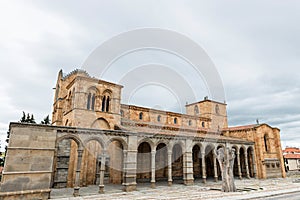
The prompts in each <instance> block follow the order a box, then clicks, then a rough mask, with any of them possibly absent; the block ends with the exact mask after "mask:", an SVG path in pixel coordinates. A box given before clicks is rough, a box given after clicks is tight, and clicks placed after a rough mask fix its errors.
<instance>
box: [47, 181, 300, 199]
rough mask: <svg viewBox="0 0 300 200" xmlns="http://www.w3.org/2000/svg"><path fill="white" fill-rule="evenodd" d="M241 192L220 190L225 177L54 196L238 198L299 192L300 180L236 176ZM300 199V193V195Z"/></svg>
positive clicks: (57, 191)
mask: <svg viewBox="0 0 300 200" xmlns="http://www.w3.org/2000/svg"><path fill="white" fill-rule="evenodd" d="M235 184H236V186H237V189H238V192H233V193H223V192H221V191H220V188H221V181H219V182H217V183H216V182H213V181H212V180H211V181H208V182H207V183H206V184H203V183H201V181H195V184H194V185H193V186H185V185H183V184H180V183H174V184H173V185H172V186H171V187H169V186H167V184H166V183H157V186H156V188H155V189H152V188H150V184H138V188H137V191H134V192H123V191H122V190H121V186H113V185H109V186H106V187H105V194H98V193H97V191H98V187H97V186H89V187H83V188H81V189H80V194H81V196H80V197H76V198H75V197H72V192H73V189H72V188H67V189H53V190H52V192H51V199H56V200H69V199H70V200H72V199H74V200H92V199H95V200H106V199H118V200H119V199H124V200H127V199H128V200H129V199H130V200H132V199H140V200H154V199H216V200H237V199H264V198H265V197H271V196H276V195H279V194H292V193H295V195H299V194H300V193H299V192H300V180H299V178H297V177H290V178H285V179H282V178H278V179H268V180H258V179H243V180H235ZM299 199H300V196H299Z"/></svg>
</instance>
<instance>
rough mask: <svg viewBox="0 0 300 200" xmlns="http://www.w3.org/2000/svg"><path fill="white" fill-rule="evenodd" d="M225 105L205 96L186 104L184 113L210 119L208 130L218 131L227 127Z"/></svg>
mask: <svg viewBox="0 0 300 200" xmlns="http://www.w3.org/2000/svg"><path fill="white" fill-rule="evenodd" d="M226 106H227V104H225V103H221V102H217V101H213V100H209V99H208V98H207V97H205V98H204V100H202V101H199V102H196V103H192V104H188V105H186V114H188V115H194V116H199V117H205V118H209V119H211V122H210V126H209V127H210V130H211V131H212V132H219V131H221V130H222V129H223V128H227V127H228V122H227V110H226Z"/></svg>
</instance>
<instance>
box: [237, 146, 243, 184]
mask: <svg viewBox="0 0 300 200" xmlns="http://www.w3.org/2000/svg"><path fill="white" fill-rule="evenodd" d="M236 156H237V165H238V174H239V179H242V172H241V161H240V152H239V150H237V151H236Z"/></svg>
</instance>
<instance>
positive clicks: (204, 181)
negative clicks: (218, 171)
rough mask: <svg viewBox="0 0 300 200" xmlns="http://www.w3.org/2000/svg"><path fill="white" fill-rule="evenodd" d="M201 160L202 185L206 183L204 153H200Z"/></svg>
mask: <svg viewBox="0 0 300 200" xmlns="http://www.w3.org/2000/svg"><path fill="white" fill-rule="evenodd" d="M201 160H202V180H203V183H206V164H205V152H201Z"/></svg>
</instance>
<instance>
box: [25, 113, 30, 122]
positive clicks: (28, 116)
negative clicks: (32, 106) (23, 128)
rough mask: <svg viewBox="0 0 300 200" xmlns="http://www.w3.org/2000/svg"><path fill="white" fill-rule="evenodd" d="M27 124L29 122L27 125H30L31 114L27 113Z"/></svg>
mask: <svg viewBox="0 0 300 200" xmlns="http://www.w3.org/2000/svg"><path fill="white" fill-rule="evenodd" d="M25 122H27V123H30V115H29V113H27V116H26V119H25Z"/></svg>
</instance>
